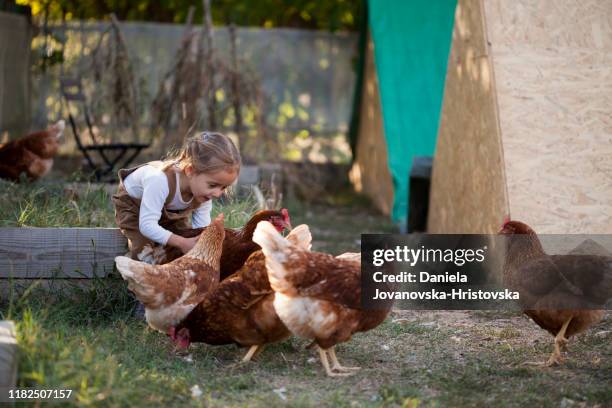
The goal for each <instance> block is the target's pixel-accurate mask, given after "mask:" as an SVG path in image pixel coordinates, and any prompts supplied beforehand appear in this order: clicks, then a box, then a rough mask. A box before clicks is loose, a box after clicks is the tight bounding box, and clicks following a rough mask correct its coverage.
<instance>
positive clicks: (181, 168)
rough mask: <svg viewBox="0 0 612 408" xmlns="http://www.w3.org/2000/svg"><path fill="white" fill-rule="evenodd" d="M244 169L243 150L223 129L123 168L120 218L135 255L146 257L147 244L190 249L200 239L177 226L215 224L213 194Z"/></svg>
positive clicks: (117, 214)
mask: <svg viewBox="0 0 612 408" xmlns="http://www.w3.org/2000/svg"><path fill="white" fill-rule="evenodd" d="M239 171H240V153H239V152H238V149H236V146H235V145H234V143H233V142H232V141H231V139H229V138H228V137H227V136H224V135H222V134H221V133H212V132H204V133H201V134H199V135H196V136H193V137H190V138H189V139H187V141H186V143H185V145H184V146H183V149H182V151H181V153H180V154H179V155H178V157H176V158H174V159H170V160H165V161H155V162H149V163H147V164H143V165H141V166H138V167H133V168H130V169H121V170H119V180H120V183H119V189H118V191H117V193H116V194H115V195H113V204H114V205H115V220H116V222H117V225H118V226H119V228H120V229H121V232H122V233H123V235H125V237H126V238H127V239H128V246H129V249H130V256H131V257H132V258H133V259H137V260H141V261H147V259H146V258H145V256H144V254H143V252H144V251H143V248H145V246H147V245H149V246H150V247H153V246H155V244H160V245H162V246H165V245H170V246H173V247H177V248H179V249H180V250H181V251H182V252H183V253H186V252H188V251H189V250H190V249H191V248H192V247H193V246H194V245H195V243H196V241H197V240H198V237H193V238H184V237H182V236H180V235H176V234H174V233H173V232H171V231H172V230H177V229H185V228H200V227H205V226H207V225H208V224H210V211H211V209H212V203H211V199H212V198H219V197H220V196H221V194H223V192H224V191H225V189H226V188H227V187H228V186H229V185H231V184H232V183H233V182H234V181H235V180H236V178H237V177H238V173H239Z"/></svg>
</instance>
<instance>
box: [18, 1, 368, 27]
mask: <svg viewBox="0 0 612 408" xmlns="http://www.w3.org/2000/svg"><path fill="white" fill-rule="evenodd" d="M17 3H18V4H22V5H28V6H30V7H31V8H32V14H33V15H34V16H42V15H44V13H45V10H46V9H47V10H48V13H49V16H50V18H55V19H58V20H59V19H61V16H62V13H65V15H66V19H81V18H84V19H96V20H100V19H103V18H106V16H107V15H108V14H109V13H115V14H116V15H117V17H118V18H119V19H120V20H146V21H161V22H173V23H183V22H184V21H185V20H186V18H187V13H188V11H189V7H190V6H192V5H193V6H195V16H194V21H195V22H200V21H202V15H203V5H202V2H201V1H198V2H194V1H190V0H138V1H126V0H81V1H77V0H50V1H49V0H18V2H17ZM363 7H364V6H363V1H362V0H323V1H316V0H213V1H212V2H211V8H212V13H213V23H214V24H218V25H222V24H227V23H228V22H233V23H235V24H237V25H241V26H258V27H266V28H271V27H295V28H305V29H318V30H330V31H336V30H349V31H354V30H356V29H357V24H358V20H359V15H360V13H361V12H362V10H363Z"/></svg>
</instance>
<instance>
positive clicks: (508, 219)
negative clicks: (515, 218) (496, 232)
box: [502, 215, 511, 228]
mask: <svg viewBox="0 0 612 408" xmlns="http://www.w3.org/2000/svg"><path fill="white" fill-rule="evenodd" d="M510 221H511V219H510V216H509V215H506V216H505V217H504V222H503V224H502V228H504V227H505V226H506V224H508V223H509V222H510Z"/></svg>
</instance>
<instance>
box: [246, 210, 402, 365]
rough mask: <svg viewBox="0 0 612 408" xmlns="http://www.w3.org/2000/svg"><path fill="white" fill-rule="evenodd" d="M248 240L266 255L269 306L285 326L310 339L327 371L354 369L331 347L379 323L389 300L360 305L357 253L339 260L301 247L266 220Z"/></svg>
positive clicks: (387, 308)
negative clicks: (271, 295)
mask: <svg viewBox="0 0 612 408" xmlns="http://www.w3.org/2000/svg"><path fill="white" fill-rule="evenodd" d="M253 241H255V242H257V243H258V244H259V245H260V246H261V248H262V251H263V253H264V254H265V256H266V267H267V269H268V279H269V280H270V286H271V287H272V289H273V290H274V292H275V298H274V309H275V310H276V313H277V314H278V316H279V317H280V319H281V320H282V321H283V323H284V324H285V325H286V326H287V328H289V330H290V331H291V332H292V333H293V334H295V335H297V336H300V337H305V338H308V339H313V340H314V342H315V344H316V345H317V346H318V349H319V357H320V358H321V362H322V364H323V367H324V368H325V371H326V373H327V375H329V376H345V375H351V374H352V373H353V372H354V370H357V369H359V368H358V367H343V366H342V365H340V363H339V362H338V359H337V358H336V353H335V351H334V346H335V345H336V344H338V343H341V342H345V341H348V340H350V338H351V336H352V335H353V334H354V333H357V332H365V331H368V330H371V329H373V328H375V327H376V326H378V325H379V324H381V323H382V322H383V321H384V320H385V318H386V317H387V315H388V314H389V310H390V308H391V304H390V303H389V304H387V305H386V306H387V307H385V308H383V309H380V310H365V309H363V308H362V307H361V263H360V262H359V261H358V260H356V258H357V256H356V254H351V255H345V256H343V257H342V258H345V259H342V258H340V259H338V258H334V257H333V256H332V255H329V254H324V253H320V252H308V251H305V250H303V249H301V248H299V247H297V246H296V245H294V244H292V243H291V242H289V241H288V240H286V239H285V238H283V237H282V236H281V235H280V234H279V233H278V232H277V231H276V230H275V229H274V227H273V226H272V225H271V224H270V223H267V222H261V223H259V225H258V226H257V229H256V230H255V234H254V235H253ZM346 258H349V259H346ZM328 357H329V359H331V363H332V365H331V367H330V365H329V360H328Z"/></svg>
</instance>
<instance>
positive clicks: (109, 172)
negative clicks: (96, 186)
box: [60, 78, 150, 181]
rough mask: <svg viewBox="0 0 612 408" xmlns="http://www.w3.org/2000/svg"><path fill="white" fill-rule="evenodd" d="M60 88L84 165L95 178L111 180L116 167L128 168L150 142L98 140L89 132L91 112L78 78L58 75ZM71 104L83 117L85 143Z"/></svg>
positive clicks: (113, 177)
mask: <svg viewBox="0 0 612 408" xmlns="http://www.w3.org/2000/svg"><path fill="white" fill-rule="evenodd" d="M60 89H61V93H62V97H63V98H64V101H65V102H66V106H67V108H68V118H69V120H70V127H71V128H72V133H73V134H74V138H75V140H76V144H77V147H78V148H79V150H80V151H81V153H83V156H84V157H85V160H86V161H87V165H88V166H89V167H90V168H91V169H92V171H93V174H94V176H95V178H96V181H102V180H106V181H113V180H115V178H116V173H117V171H116V170H118V169H119V168H125V167H128V166H129V165H130V163H132V161H133V160H134V159H135V158H136V157H137V156H138V154H140V152H141V151H142V150H143V149H146V148H147V147H149V146H150V143H98V141H97V140H96V136H95V134H94V131H93V124H92V122H91V115H90V112H89V107H88V106H87V100H86V98H85V94H84V93H83V88H82V84H81V80H80V79H74V78H62V79H60ZM72 104H75V105H80V106H79V108H80V109H79V112H82V114H83V115H84V117H85V123H86V124H87V130H86V132H88V133H89V139H90V140H91V141H90V142H89V143H84V142H83V139H82V138H81V134H80V133H79V128H78V126H77V122H76V120H75V118H74V116H73V115H72V111H71V109H70V107H71V105H72ZM96 156H99V158H100V159H101V160H94V158H95V157H96Z"/></svg>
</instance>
